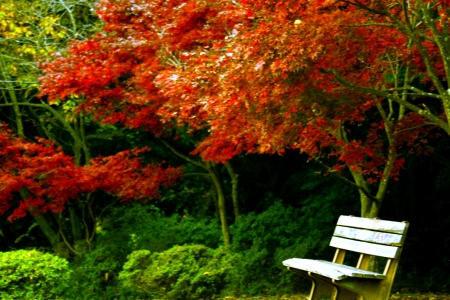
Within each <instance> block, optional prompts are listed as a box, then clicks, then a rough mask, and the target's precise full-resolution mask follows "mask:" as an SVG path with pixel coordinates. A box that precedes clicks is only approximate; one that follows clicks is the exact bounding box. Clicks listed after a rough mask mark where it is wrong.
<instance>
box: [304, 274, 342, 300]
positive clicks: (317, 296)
mask: <svg viewBox="0 0 450 300" xmlns="http://www.w3.org/2000/svg"><path fill="white" fill-rule="evenodd" d="M308 276H309V279H311V280H312V282H313V285H312V288H311V293H310V295H309V299H310V300H324V299H327V300H328V299H330V300H334V299H336V295H337V293H338V290H337V288H336V286H335V285H333V284H330V283H329V282H325V281H323V280H321V279H319V278H317V277H315V276H314V275H313V274H311V273H308Z"/></svg>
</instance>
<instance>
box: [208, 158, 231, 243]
mask: <svg viewBox="0 0 450 300" xmlns="http://www.w3.org/2000/svg"><path fill="white" fill-rule="evenodd" d="M208 172H209V174H210V176H211V178H212V181H213V183H214V186H215V188H216V191H217V200H218V207H219V215H220V223H221V225H222V235H223V242H224V245H225V247H228V246H230V243H231V239H230V232H229V228H228V220H227V210H226V206H225V193H224V191H223V187H222V183H221V181H220V178H219V176H218V174H217V172H216V170H215V168H214V165H213V163H209V166H208Z"/></svg>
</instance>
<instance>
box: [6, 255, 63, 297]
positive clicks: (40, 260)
mask: <svg viewBox="0 0 450 300" xmlns="http://www.w3.org/2000/svg"><path fill="white" fill-rule="evenodd" d="M69 277H70V269H69V267H68V263H67V261H66V260H65V259H63V258H60V257H57V256H55V255H52V254H50V253H42V252H39V251H36V250H17V251H11V252H2V253H0V298H1V299H5V300H7V299H33V300H39V299H63V298H60V297H61V295H62V293H63V292H64V290H65V289H66V288H67V287H68V286H69V284H70V283H69Z"/></svg>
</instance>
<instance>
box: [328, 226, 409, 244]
mask: <svg viewBox="0 0 450 300" xmlns="http://www.w3.org/2000/svg"><path fill="white" fill-rule="evenodd" d="M333 235H334V236H338V237H343V238H349V239H353V240H361V241H365V242H371V243H378V244H384V245H390V246H401V245H402V242H403V235H401V234H395V233H385V232H379V231H371V230H365V229H357V228H350V227H342V226H336V229H335V230H334V234H333Z"/></svg>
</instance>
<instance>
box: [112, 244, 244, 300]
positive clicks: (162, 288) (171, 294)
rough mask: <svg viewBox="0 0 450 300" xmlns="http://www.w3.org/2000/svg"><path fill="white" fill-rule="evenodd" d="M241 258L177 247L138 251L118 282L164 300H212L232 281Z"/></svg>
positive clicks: (202, 248)
mask: <svg viewBox="0 0 450 300" xmlns="http://www.w3.org/2000/svg"><path fill="white" fill-rule="evenodd" d="M239 260H240V259H239V256H238V255H236V254H233V253H231V252H228V251H226V250H225V249H224V248H219V249H216V250H214V249H211V248H208V247H205V246H202V245H187V246H175V247H173V248H171V249H169V250H167V251H164V252H161V253H153V254H151V253H150V251H148V250H140V251H135V252H133V253H132V254H131V255H130V256H129V260H128V261H127V263H125V265H124V267H123V271H122V272H121V273H120V275H119V279H120V280H121V281H122V282H123V284H124V286H127V287H129V288H135V289H137V290H139V291H143V292H146V293H147V294H149V295H156V296H158V297H160V298H164V299H212V298H213V297H214V296H215V295H217V294H220V292H221V291H222V290H223V289H224V288H225V287H226V286H227V284H228V283H229V282H230V281H232V278H231V276H232V275H231V274H232V272H231V271H232V269H233V268H234V266H235V265H236V263H237V262H238V261H239Z"/></svg>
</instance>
